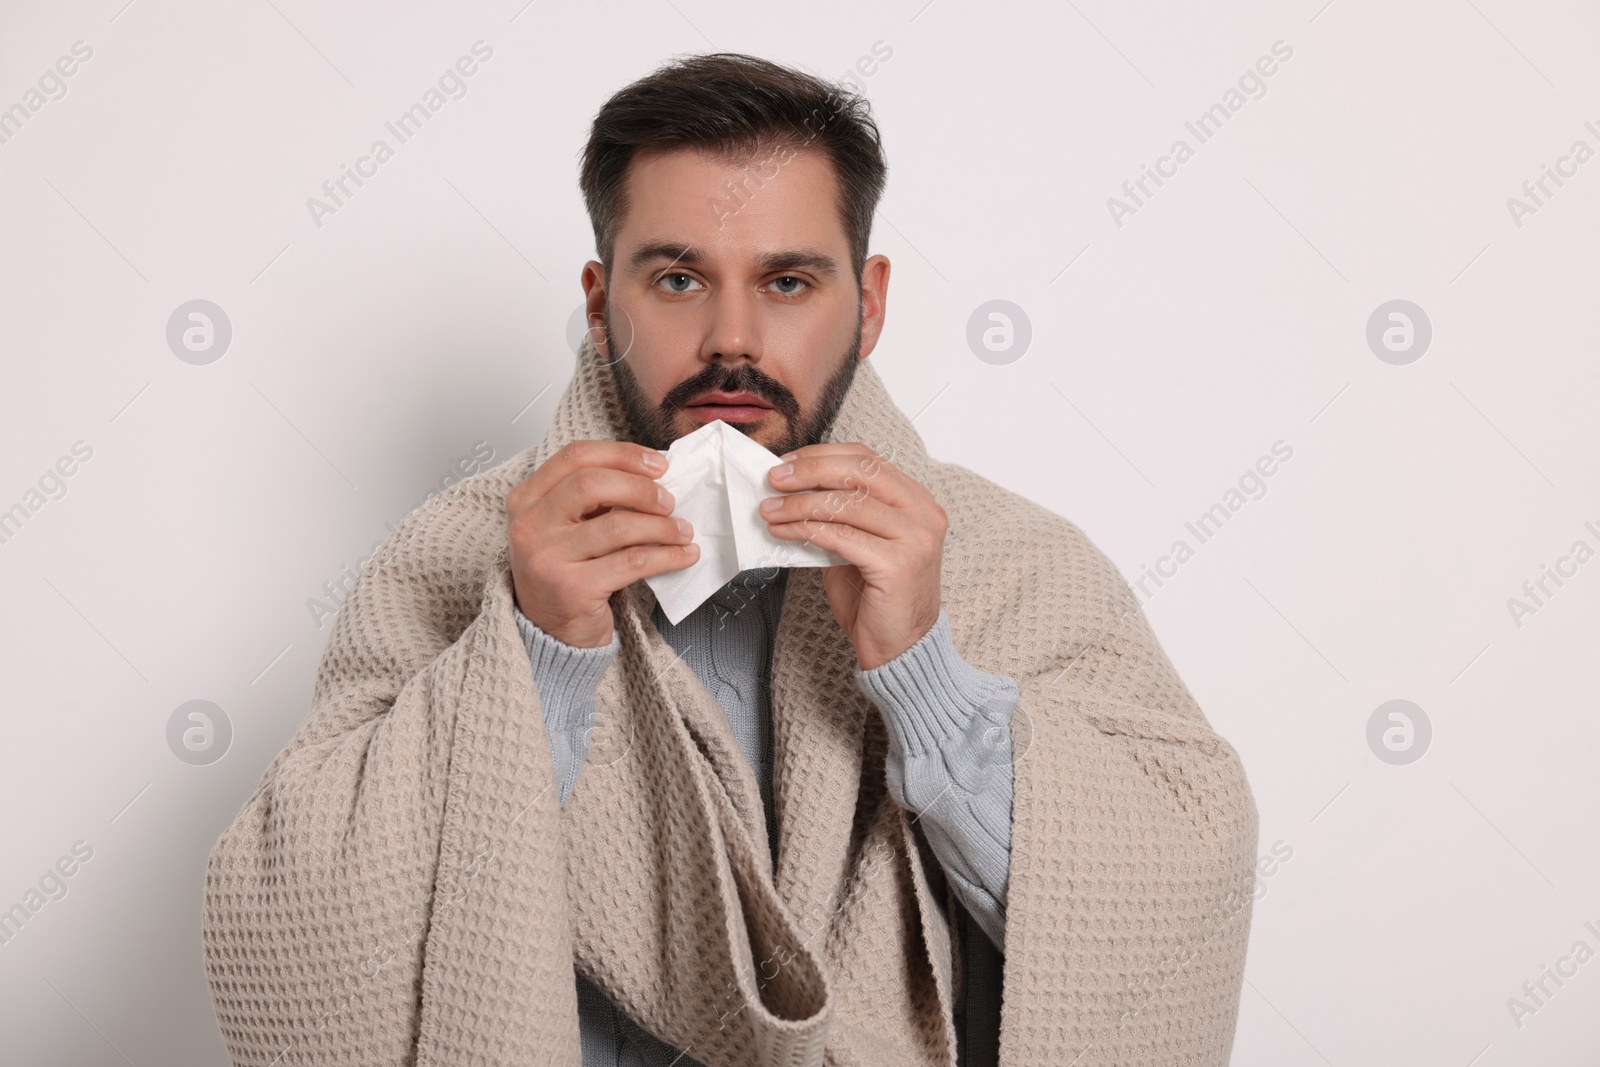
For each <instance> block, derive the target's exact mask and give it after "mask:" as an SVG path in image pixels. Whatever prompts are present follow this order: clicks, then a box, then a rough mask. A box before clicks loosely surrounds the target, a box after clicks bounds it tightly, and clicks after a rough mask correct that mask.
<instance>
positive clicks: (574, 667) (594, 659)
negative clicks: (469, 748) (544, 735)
mask: <svg viewBox="0 0 1600 1067" xmlns="http://www.w3.org/2000/svg"><path fill="white" fill-rule="evenodd" d="M511 610H512V611H513V612H514V613H515V615H516V619H517V629H518V630H519V631H521V633H522V643H523V645H524V646H525V647H526V648H527V650H528V660H529V662H530V663H531V664H532V665H533V680H534V686H535V688H537V689H538V690H539V702H540V704H542V705H543V711H544V719H545V722H546V723H548V724H549V725H550V726H551V727H552V728H554V729H558V730H563V729H572V728H573V727H577V726H586V725H588V716H589V715H590V714H591V712H592V707H593V697H594V690H595V687H596V686H597V685H599V684H600V678H601V676H602V675H604V674H605V673H606V668H607V667H609V666H611V661H612V660H614V659H616V657H617V649H618V648H620V647H621V641H620V639H619V638H618V636H617V631H616V630H615V629H613V630H612V631H611V643H610V644H608V645H601V646H599V647H597V648H579V647H577V646H576V645H569V644H567V643H566V642H565V641H563V640H561V639H560V638H557V637H552V636H551V635H549V634H547V633H545V632H544V630H542V629H540V628H539V625H538V624H537V623H535V622H533V621H532V620H531V619H529V618H528V617H527V616H526V615H524V614H522V610H521V609H520V608H518V607H516V606H515V605H513V606H512V609H511Z"/></svg>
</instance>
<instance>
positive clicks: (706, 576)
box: [645, 419, 849, 626]
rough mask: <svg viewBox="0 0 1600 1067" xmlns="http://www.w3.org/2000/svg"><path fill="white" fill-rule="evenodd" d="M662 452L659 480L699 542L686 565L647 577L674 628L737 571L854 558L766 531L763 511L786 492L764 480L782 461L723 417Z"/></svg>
mask: <svg viewBox="0 0 1600 1067" xmlns="http://www.w3.org/2000/svg"><path fill="white" fill-rule="evenodd" d="M662 455H664V456H666V457H667V473H665V474H663V475H662V476H661V477H659V478H657V479H656V480H655V481H656V484H657V485H660V486H664V487H665V488H666V490H667V491H668V492H669V493H671V494H672V497H673V502H674V506H673V509H672V515H673V517H674V518H681V519H688V520H689V522H690V524H691V525H693V526H694V540H695V543H696V544H698V545H699V546H700V556H699V558H698V559H696V560H695V561H694V562H693V563H691V564H690V565H689V566H687V567H684V568H682V569H681V570H675V571H667V572H666V573H664V574H658V575H656V576H654V577H652V578H646V579H645V584H646V585H648V586H649V587H650V589H651V591H653V592H654V593H655V595H656V601H657V603H659V604H660V605H661V610H662V611H663V612H664V613H665V614H666V616H667V621H669V622H671V623H672V624H673V625H674V626H676V625H677V624H678V623H679V622H681V621H683V618H684V616H686V615H688V614H689V613H690V612H691V611H693V610H694V609H695V608H697V607H699V606H700V605H701V604H703V603H705V602H706V600H707V599H708V598H709V597H710V596H711V594H713V593H715V592H716V591H717V590H718V589H721V588H722V587H723V586H725V585H727V584H728V583H729V582H731V581H732V580H733V579H734V578H735V577H736V576H737V575H738V574H739V572H740V571H745V570H750V569H752V568H758V567H837V566H840V565H842V564H846V563H848V562H849V560H847V559H845V558H844V557H843V556H841V555H839V554H838V553H837V552H833V551H831V550H828V549H824V548H822V547H820V546H818V545H815V544H811V543H808V542H805V541H785V540H783V539H781V538H777V537H773V536H772V535H771V534H770V533H768V532H767V520H766V519H764V518H762V516H761V512H760V511H759V510H758V509H759V508H760V506H761V502H762V501H763V500H765V499H766V498H767V497H769V496H786V495H788V494H785V493H780V492H778V491H776V490H775V489H773V488H771V487H770V486H769V485H768V484H767V471H769V470H771V469H772V468H773V467H776V466H778V465H779V464H781V463H782V462H783V461H782V460H780V459H779V458H778V457H777V456H775V455H773V454H772V452H770V451H769V450H768V449H767V448H766V447H765V446H763V445H761V444H758V443H756V442H755V441H752V440H750V438H748V437H746V436H745V435H744V434H742V433H740V432H739V431H738V430H736V429H734V428H733V427H732V426H730V425H728V424H727V423H726V422H724V421H722V420H721V419H713V420H712V421H711V422H708V423H706V424H705V425H704V426H702V427H700V429H698V430H696V431H694V433H691V434H686V435H684V436H683V437H680V438H678V439H677V440H676V441H674V442H672V445H671V447H670V448H668V449H667V450H666V451H665V452H663V453H662Z"/></svg>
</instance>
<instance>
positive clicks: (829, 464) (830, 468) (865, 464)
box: [767, 446, 927, 508]
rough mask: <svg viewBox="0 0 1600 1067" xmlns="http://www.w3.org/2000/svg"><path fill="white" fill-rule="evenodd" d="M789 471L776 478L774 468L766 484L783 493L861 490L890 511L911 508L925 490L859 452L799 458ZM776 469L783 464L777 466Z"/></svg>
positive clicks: (894, 468)
mask: <svg viewBox="0 0 1600 1067" xmlns="http://www.w3.org/2000/svg"><path fill="white" fill-rule="evenodd" d="M791 463H792V466H793V469H792V470H791V471H790V472H789V473H787V474H779V473H778V467H774V468H772V470H770V471H768V472H767V484H768V485H770V486H771V487H772V488H773V489H776V490H778V491H779V492H783V493H791V492H796V491H798V490H802V489H847V490H855V489H856V488H858V487H860V486H865V487H866V490H867V492H868V493H870V494H871V495H872V496H874V497H876V498H877V499H879V500H882V501H883V502H884V503H886V504H890V505H892V506H894V507H902V508H904V507H911V506H912V505H914V504H916V503H917V502H918V501H919V500H920V499H921V497H922V496H926V495H927V489H925V488H923V487H922V486H921V485H920V483H918V482H916V481H915V480H914V479H912V478H911V476H910V475H908V474H906V473H905V472H904V471H901V470H899V469H898V468H896V467H895V466H894V465H893V464H890V463H886V462H884V461H883V460H882V459H880V458H878V457H876V456H874V455H872V454H870V452H869V451H867V450H866V449H865V446H861V451H855V452H849V453H835V454H832V455H823V456H808V455H800V456H797V457H796V458H795V459H794V460H792V461H791ZM778 466H779V467H781V466H783V464H779V465H778Z"/></svg>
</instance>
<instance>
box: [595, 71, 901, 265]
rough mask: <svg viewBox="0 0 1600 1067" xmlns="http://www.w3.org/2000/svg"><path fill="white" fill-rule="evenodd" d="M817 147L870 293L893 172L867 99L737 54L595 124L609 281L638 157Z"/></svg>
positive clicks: (659, 77)
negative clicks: (868, 274)
mask: <svg viewBox="0 0 1600 1067" xmlns="http://www.w3.org/2000/svg"><path fill="white" fill-rule="evenodd" d="M812 146H814V147H817V148H819V149H821V150H822V151H823V152H825V153H826V154H827V157H828V159H829V160H830V161H831V162H832V164H833V171H834V176H835V178H836V179H837V185H838V208H839V217H840V221H841V222H843V224H844V230H845V235H846V236H847V237H848V239H849V242H850V261H851V266H852V267H853V268H854V270H855V276H856V282H857V284H860V281H861V271H862V268H863V265H864V264H865V263H866V259H867V239H868V237H869V236H870V235H871V233H872V216H873V212H875V211H876V210H877V206H878V199H879V198H880V197H881V196H882V195H883V187H884V182H885V179H886V177H887V175H888V170H889V167H888V164H887V162H886V161H885V159H884V154H883V146H882V143H881V141H880V140H879V137H878V127H877V124H876V123H875V122H873V120H872V114H871V105H870V104H869V103H868V101H867V99H866V98H865V97H863V96H860V95H858V94H856V93H852V92H850V91H849V90H847V89H845V88H844V87H843V86H840V85H833V84H830V83H829V82H826V81H824V80H822V79H821V78H818V77H816V76H814V75H811V74H806V73H803V72H801V71H798V70H794V69H792V68H789V67H783V66H779V65H778V64H776V63H772V62H770V61H768V60H765V59H758V58H756V57H755V56H748V55H742V54H740V53H737V52H717V53H712V54H707V55H697V56H690V57H688V58H684V59H677V60H674V61H672V62H670V63H668V64H666V65H665V66H662V67H659V68H657V69H656V70H655V71H653V72H652V73H650V74H648V75H646V76H645V77H643V78H640V79H639V80H638V81H636V82H634V83H633V84H631V85H628V86H626V87H625V88H623V89H620V90H618V91H617V92H616V93H615V94H614V95H613V96H612V97H611V98H610V99H609V100H607V101H606V102H605V104H604V106H602V107H601V108H600V111H599V113H598V114H596V115H595V117H594V123H593V125H592V126H591V127H590V130H589V141H588V144H586V145H585V146H584V149H583V157H582V165H581V168H580V175H579V179H578V185H579V187H580V188H582V190H583V200H584V203H585V204H586V205H587V206H588V209H589V221H590V224H591V225H592V226H593V227H594V240H595V250H596V251H597V252H598V254H599V256H600V262H601V263H602V264H604V266H605V273H606V280H607V281H608V282H609V281H610V279H611V264H612V256H613V254H614V252H615V251H616V248H615V244H616V236H617V231H618V230H619V229H621V228H622V220H623V217H624V216H625V215H626V213H627V210H628V203H627V196H626V179H627V174H628V165H629V164H630V163H631V162H632V161H633V157H634V155H635V154H636V153H638V152H640V151H672V150H674V149H679V148H697V149H699V150H701V151H703V152H706V153H707V154H709V155H710V156H712V158H720V159H741V158H750V157H754V156H757V155H758V154H761V153H764V152H768V151H771V150H776V149H786V148H790V147H792V148H796V149H798V148H801V147H812ZM757 180H759V179H757Z"/></svg>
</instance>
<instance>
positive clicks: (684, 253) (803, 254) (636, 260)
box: [628, 241, 839, 278]
mask: <svg viewBox="0 0 1600 1067" xmlns="http://www.w3.org/2000/svg"><path fill="white" fill-rule="evenodd" d="M660 259H665V260H669V261H671V262H673V263H682V264H683V265H684V266H686V267H700V266H704V265H705V257H704V256H703V255H702V254H701V252H700V250H699V249H698V248H696V247H694V246H693V245H685V244H680V243H678V242H675V241H649V242H647V243H645V244H642V245H640V246H639V247H638V248H636V249H634V250H633V254H632V255H630V256H629V257H628V273H629V274H637V273H639V271H640V270H641V269H643V268H644V267H646V266H648V265H649V264H651V263H654V262H655V261H656V260H660ZM756 265H757V266H759V267H760V268H761V269H762V270H769V271H770V270H809V271H811V272H813V273H815V274H818V275H821V276H822V277H824V278H835V277H838V275H839V264H838V262H837V261H836V260H835V259H834V258H833V257H832V256H830V255H828V254H827V253H825V252H819V251H817V250H816V249H812V248H793V249H788V250H786V251H783V252H769V253H767V254H766V255H764V256H761V257H760V258H759V259H757V260H756Z"/></svg>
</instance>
